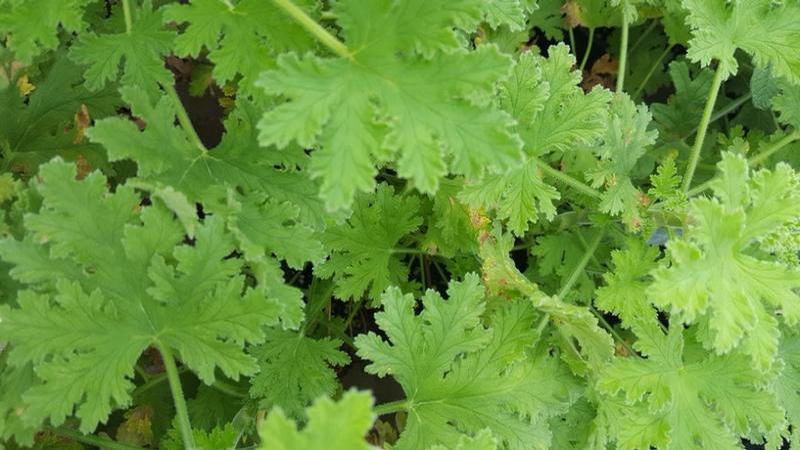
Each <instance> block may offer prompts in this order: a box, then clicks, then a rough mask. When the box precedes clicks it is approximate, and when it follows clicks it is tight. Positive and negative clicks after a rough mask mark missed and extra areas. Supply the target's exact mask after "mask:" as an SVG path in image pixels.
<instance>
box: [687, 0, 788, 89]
mask: <svg viewBox="0 0 800 450" xmlns="http://www.w3.org/2000/svg"><path fill="white" fill-rule="evenodd" d="M683 7H684V8H685V9H686V10H687V11H688V12H689V15H688V17H687V22H688V24H689V26H690V27H691V28H692V34H693V35H694V37H693V38H692V39H691V40H690V41H689V53H688V55H689V58H690V59H692V60H693V61H696V62H700V63H701V64H702V65H703V66H708V65H709V64H710V63H711V60H712V59H716V60H717V61H719V69H718V70H721V71H722V76H723V79H724V78H727V77H729V76H731V75H735V74H736V72H737V71H738V69H739V63H738V61H737V60H736V57H735V56H734V52H735V51H736V50H737V49H741V50H744V51H745V52H747V53H749V54H750V55H752V57H753V61H754V62H755V64H756V66H758V67H761V68H765V67H767V66H770V67H771V68H772V70H773V71H774V73H775V74H776V75H778V76H781V77H785V78H786V79H788V80H790V81H791V82H792V83H794V84H800V6H799V5H797V3H795V2H785V3H784V2H782V3H775V2H772V1H770V0H741V1H737V2H727V1H726V0H683Z"/></svg>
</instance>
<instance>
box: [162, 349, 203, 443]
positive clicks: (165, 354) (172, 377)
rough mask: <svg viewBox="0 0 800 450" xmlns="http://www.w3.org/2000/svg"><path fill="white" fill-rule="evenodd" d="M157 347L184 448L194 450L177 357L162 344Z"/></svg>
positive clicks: (192, 434)
mask: <svg viewBox="0 0 800 450" xmlns="http://www.w3.org/2000/svg"><path fill="white" fill-rule="evenodd" d="M156 347H157V348H158V351H159V352H160V353H161V359H163V360H164V369H166V372H167V380H169V388H170V391H172V401H173V402H174V403H175V416H176V417H177V419H178V428H180V431H181V437H182V438H183V446H184V448H186V449H187V450H194V449H195V448H197V446H196V445H195V443H194V433H192V424H191V422H190V421H189V409H188V408H187V407H186V399H184V397H183V387H182V386H181V377H180V374H178V367H177V366H176V365H175V357H174V356H172V351H171V350H170V349H169V347H167V346H165V345H162V344H157V345H156Z"/></svg>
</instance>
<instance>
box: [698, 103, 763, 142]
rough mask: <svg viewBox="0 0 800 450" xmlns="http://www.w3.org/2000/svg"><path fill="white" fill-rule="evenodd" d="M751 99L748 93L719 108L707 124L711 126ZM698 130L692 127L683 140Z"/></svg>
mask: <svg viewBox="0 0 800 450" xmlns="http://www.w3.org/2000/svg"><path fill="white" fill-rule="evenodd" d="M752 97H753V93H752V92H748V93H746V94H744V95H742V96H741V97H739V98H737V99H736V100H734V101H732V102H730V103H728V104H727V105H725V106H723V107H722V108H720V109H719V111H717V112H715V113H714V114H712V115H711V120H710V121H709V122H708V123H709V124H712V123H714V122H716V121H718V120H719V119H721V118H723V117H725V116H727V115H728V114H730V113H731V111H733V110H735V109H736V108H738V107H740V106H742V104H744V103H745V102H746V101H748V100H750V99H751V98H752ZM698 128H700V127H699V126H696V127H694V129H692V131H690V132H689V134H687V135H686V136H684V137H683V139H688V138H689V137H690V136H691V135H693V134H695V133H696V132H697V129H698Z"/></svg>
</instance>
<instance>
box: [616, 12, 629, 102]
mask: <svg viewBox="0 0 800 450" xmlns="http://www.w3.org/2000/svg"><path fill="white" fill-rule="evenodd" d="M627 63H628V15H627V14H625V8H624V7H623V11H622V42H621V43H620V46H619V70H618V71H617V73H618V75H617V92H623V90H624V89H625V71H626V70H627V68H626V65H627Z"/></svg>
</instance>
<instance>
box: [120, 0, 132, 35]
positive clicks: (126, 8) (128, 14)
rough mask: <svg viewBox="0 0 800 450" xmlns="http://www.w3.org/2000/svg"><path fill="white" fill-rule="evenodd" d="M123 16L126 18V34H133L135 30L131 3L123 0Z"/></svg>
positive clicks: (128, 0)
mask: <svg viewBox="0 0 800 450" xmlns="http://www.w3.org/2000/svg"><path fill="white" fill-rule="evenodd" d="M122 14H123V15H124V16H125V33H127V34H131V30H132V29H133V19H131V2H130V0H122Z"/></svg>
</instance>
